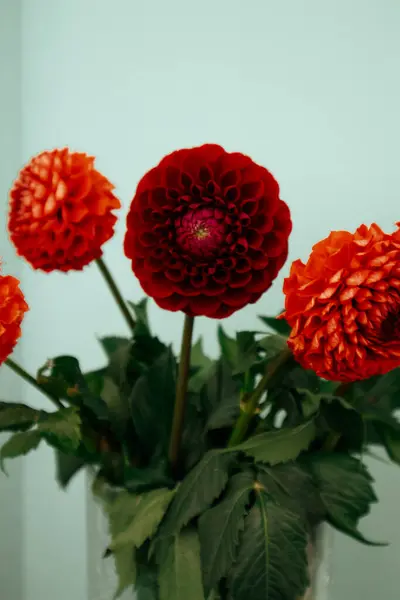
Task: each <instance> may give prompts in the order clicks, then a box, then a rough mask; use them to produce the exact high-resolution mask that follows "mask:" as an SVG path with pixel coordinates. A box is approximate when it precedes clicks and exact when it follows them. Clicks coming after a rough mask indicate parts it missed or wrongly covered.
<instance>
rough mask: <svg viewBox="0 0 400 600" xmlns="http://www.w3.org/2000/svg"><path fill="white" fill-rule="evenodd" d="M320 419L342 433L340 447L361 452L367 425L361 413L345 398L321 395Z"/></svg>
mask: <svg viewBox="0 0 400 600" xmlns="http://www.w3.org/2000/svg"><path fill="white" fill-rule="evenodd" d="M321 400H322V402H321V406H320V421H321V420H322V421H323V422H325V423H326V425H327V426H328V428H329V430H330V431H333V432H335V433H337V434H339V435H340V448H339V449H342V450H346V451H354V452H360V451H361V450H362V449H363V446H364V444H365V439H364V438H365V427H364V421H363V418H362V416H361V414H360V413H359V412H358V411H357V410H355V409H354V408H353V406H351V404H349V403H348V402H347V401H346V400H345V399H344V398H340V397H337V396H321Z"/></svg>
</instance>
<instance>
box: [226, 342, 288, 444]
mask: <svg viewBox="0 0 400 600" xmlns="http://www.w3.org/2000/svg"><path fill="white" fill-rule="evenodd" d="M291 356H292V353H291V352H290V350H289V349H285V350H283V352H281V353H280V354H279V355H278V356H277V357H276V358H275V360H273V361H271V362H270V363H268V365H267V369H266V371H265V373H264V375H263V377H262V379H261V380H260V382H259V383H258V385H257V387H256V389H255V390H254V392H253V393H252V394H251V396H250V398H249V400H248V402H247V404H246V407H245V410H244V411H243V412H242V414H241V415H240V417H239V419H238V420H237V422H236V425H235V428H234V430H233V431H232V435H231V437H230V440H229V442H228V447H229V448H231V447H232V446H236V445H237V444H240V442H241V441H242V440H243V438H244V436H245V435H246V433H247V430H248V428H249V425H250V423H251V421H252V419H253V416H254V413H255V412H256V410H257V407H258V404H259V402H260V400H261V397H262V395H263V394H264V392H265V391H266V390H267V389H268V388H269V385H270V382H271V379H272V377H273V375H275V373H276V372H277V370H278V369H280V367H281V366H282V365H283V364H284V363H285V362H286V361H287V360H288V359H289V358H290V357H291Z"/></svg>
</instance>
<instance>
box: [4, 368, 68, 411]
mask: <svg viewBox="0 0 400 600" xmlns="http://www.w3.org/2000/svg"><path fill="white" fill-rule="evenodd" d="M5 364H6V365H7V366H8V367H10V369H12V370H13V371H14V373H16V374H17V375H19V376H20V377H22V379H24V380H25V381H27V382H28V383H30V384H31V385H33V387H35V388H36V389H37V390H39V391H40V392H42V394H44V395H45V396H47V398H48V399H49V400H50V401H51V402H52V403H53V404H55V405H56V406H57V408H64V406H63V404H62V403H61V402H60V400H59V399H58V398H55V397H54V396H52V395H51V394H49V393H48V392H46V390H44V389H43V388H42V386H41V385H40V384H39V383H38V382H37V381H36V379H35V378H34V377H32V375H29V373H28V372H27V371H25V369H23V368H22V367H21V366H20V365H19V364H17V363H16V362H14V361H13V360H12V359H11V358H8V359H7V360H6V361H5Z"/></svg>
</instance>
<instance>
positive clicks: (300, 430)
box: [234, 420, 316, 465]
mask: <svg viewBox="0 0 400 600" xmlns="http://www.w3.org/2000/svg"><path fill="white" fill-rule="evenodd" d="M315 435H316V428H315V423H314V421H313V420H309V421H306V422H305V423H302V424H301V425H298V426H297V427H293V428H285V429H279V430H277V431H268V432H266V433H260V434H259V435H255V436H254V437H251V438H249V439H248V440H247V441H246V442H244V443H243V444H240V445H239V446H236V447H235V448H234V449H235V450H236V451H238V450H239V451H241V452H244V453H245V454H247V455H248V456H251V457H253V458H254V459H255V460H256V461H258V462H265V463H268V464H270V465H276V464H278V463H281V462H286V461H289V460H294V459H295V458H297V457H298V455H299V454H300V452H303V451H304V450H307V448H308V447H309V445H310V444H311V442H312V441H313V439H314V437H315Z"/></svg>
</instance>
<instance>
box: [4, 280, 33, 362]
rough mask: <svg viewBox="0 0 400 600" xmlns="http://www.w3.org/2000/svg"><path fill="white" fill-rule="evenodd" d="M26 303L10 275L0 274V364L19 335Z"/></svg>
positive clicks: (15, 281)
mask: <svg viewBox="0 0 400 600" xmlns="http://www.w3.org/2000/svg"><path fill="white" fill-rule="evenodd" d="M27 310H28V305H27V303H26V302H25V298H24V295H23V293H22V292H21V290H20V287H19V281H18V279H16V278H15V277H12V276H11V275H0V365H1V364H2V363H3V362H4V361H5V360H6V358H7V357H8V356H9V355H10V354H11V352H12V351H13V349H14V346H15V344H16V343H17V341H18V339H19V337H20V335H21V322H22V319H23V318H24V314H25V312H26V311H27Z"/></svg>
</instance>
